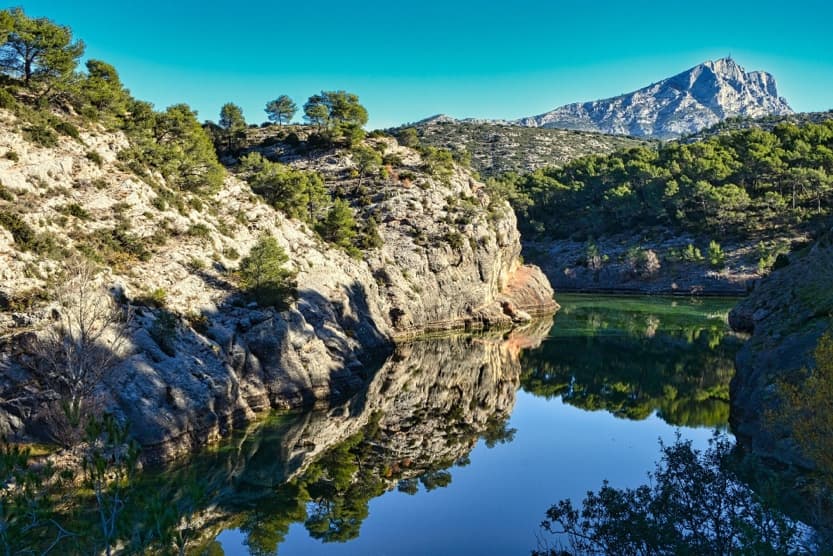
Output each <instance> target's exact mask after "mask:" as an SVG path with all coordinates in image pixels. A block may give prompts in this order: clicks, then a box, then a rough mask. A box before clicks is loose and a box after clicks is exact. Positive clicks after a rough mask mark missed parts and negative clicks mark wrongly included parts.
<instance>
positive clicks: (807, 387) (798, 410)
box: [779, 332, 833, 489]
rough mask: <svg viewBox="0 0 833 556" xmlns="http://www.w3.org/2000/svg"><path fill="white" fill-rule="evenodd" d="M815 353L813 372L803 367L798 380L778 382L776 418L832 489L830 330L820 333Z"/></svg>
mask: <svg viewBox="0 0 833 556" xmlns="http://www.w3.org/2000/svg"><path fill="white" fill-rule="evenodd" d="M814 356H815V362H816V367H815V369H813V371H812V372H807V371H805V372H804V375H803V376H802V377H801V378H802V380H800V381H798V382H797V384H792V383H788V382H785V383H783V384H782V385H781V387H780V391H781V394H782V397H783V407H782V408H781V409H780V411H779V413H780V415H779V418H780V419H781V420H783V421H785V422H787V423H788V424H789V426H790V429H791V430H792V436H793V438H794V439H795V441H796V442H797V443H798V445H799V446H800V447H801V450H802V452H803V453H804V455H805V456H806V457H807V458H809V459H810V461H812V462H813V463H814V464H815V465H816V466H817V470H818V472H819V474H820V475H821V477H822V478H824V481H825V482H826V486H827V487H828V488H829V489H833V406H831V400H833V333H830V332H828V333H827V334H825V335H824V336H822V337H821V339H820V340H819V342H818V345H817V347H816V349H815V352H814Z"/></svg>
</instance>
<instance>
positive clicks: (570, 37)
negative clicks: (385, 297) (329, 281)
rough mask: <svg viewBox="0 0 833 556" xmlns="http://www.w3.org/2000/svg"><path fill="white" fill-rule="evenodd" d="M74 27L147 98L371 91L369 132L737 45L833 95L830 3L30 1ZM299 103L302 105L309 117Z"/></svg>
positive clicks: (573, 91) (573, 92) (205, 113)
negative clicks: (339, 90)
mask: <svg viewBox="0 0 833 556" xmlns="http://www.w3.org/2000/svg"><path fill="white" fill-rule="evenodd" d="M12 5H17V6H21V7H23V9H24V10H25V11H26V13H27V14H28V15H30V16H39V17H40V16H45V17H49V18H50V19H52V20H54V21H55V22H57V23H60V24H63V25H68V26H70V27H71V28H72V29H73V32H74V35H75V36H76V37H78V38H81V39H83V40H84V42H85V43H86V45H87V50H86V54H85V56H86V57H89V58H97V59H102V60H105V61H107V62H110V63H111V64H113V65H115V66H116V68H117V69H118V71H119V73H120V75H121V77H122V81H123V82H124V83H125V85H126V86H127V87H128V88H129V89H130V90H131V92H132V93H133V95H134V96H135V97H137V98H140V99H143V100H148V101H151V102H153V103H154V104H155V105H156V106H157V108H164V107H166V106H169V105H171V104H175V103H179V102H186V103H188V104H189V105H191V107H192V108H194V109H196V110H197V111H198V113H199V117H200V119H211V120H217V119H218V114H219V110H220V107H221V106H222V105H223V104H224V103H226V102H234V103H235V104H238V105H239V106H241V107H242V108H243V112H244V115H245V116H246V118H247V120H248V121H249V122H250V123H260V122H262V121H264V120H265V113H264V111H263V108H264V107H265V104H266V102H267V101H269V100H271V99H274V98H276V97H277V96H279V95H281V94H288V95H289V96H291V97H292V98H293V99H295V101H296V102H297V103H298V105H299V107H300V106H301V105H303V103H304V101H305V100H306V99H307V98H308V97H309V96H310V95H312V94H314V93H316V92H318V91H321V90H336V89H344V90H347V91H350V92H354V93H356V94H358V95H359V97H360V100H361V102H362V104H364V105H365V107H367V109H368V111H369V113H370V121H369V123H368V126H367V127H368V128H369V129H374V128H384V127H390V126H396V125H400V124H402V123H406V122H414V121H417V120H420V119H423V118H425V117H428V116H431V115H434V114H439V113H444V114H449V115H451V116H454V117H458V118H466V117H475V118H497V119H501V118H504V119H513V118H519V117H523V116H531V115H536V114H540V113H543V112H546V111H548V110H551V109H553V108H556V107H557V106H561V105H563V104H567V103H570V102H579V101H587V100H595V99H600V98H607V97H611V96H615V95H618V94H621V93H626V92H630V91H633V90H636V89H638V88H641V87H643V86H645V85H648V84H650V83H653V82H656V81H659V80H660V79H663V78H665V77H670V76H671V75H674V74H677V73H679V72H681V71H684V70H686V69H688V68H690V67H692V66H695V65H697V64H698V63H700V62H703V61H705V60H708V59H717V58H722V57H725V56H728V55H731V56H732V57H733V58H734V59H735V60H736V61H737V62H738V63H740V64H741V65H742V66H744V67H745V68H746V69H747V70H765V71H769V72H770V73H772V74H774V75H775V77H776V80H777V82H778V86H779V94H780V95H781V96H784V97H786V98H787V100H788V101H789V102H790V104H791V106H792V107H793V108H794V109H795V110H798V111H817V110H828V109H831V108H833V33H831V32H830V30H829V22H830V21H831V18H832V17H833V2H830V0H793V1H790V2H784V1H783V0H780V1H777V2H776V1H771V0H755V1H745V0H742V1H735V0H720V1H715V0H697V1H693V0H687V1H684V0H663V1H648V0H627V1H624V0H595V1H593V0H569V1H566V0H549V1H547V0H535V1H533V0H511V1H488V0H480V1H477V0H412V1H405V0H401V1H397V0H388V1H386V2H366V1H361V0H351V1H348V0H341V1H333V0H314V1H307V2H282V1H266V0H256V1H245V0H238V1H236V2H232V1H228V0H226V1H216V0H199V1H194V0H166V1H161V0H143V1H142V2H138V1H135V0H118V1H114V0H106V1H104V0H20V1H18V2H15V3H13V4H7V5H4V4H3V3H2V0H0V7H10V6H12ZM299 117H300V115H299V116H297V117H296V118H299Z"/></svg>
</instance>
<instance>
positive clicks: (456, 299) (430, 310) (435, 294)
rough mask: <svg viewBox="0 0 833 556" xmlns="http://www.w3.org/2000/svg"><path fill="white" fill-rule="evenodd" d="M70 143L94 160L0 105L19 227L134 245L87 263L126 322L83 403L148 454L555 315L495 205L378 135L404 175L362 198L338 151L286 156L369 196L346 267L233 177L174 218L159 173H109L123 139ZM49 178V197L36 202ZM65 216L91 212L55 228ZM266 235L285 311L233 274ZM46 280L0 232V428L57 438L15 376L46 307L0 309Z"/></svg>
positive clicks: (36, 392)
mask: <svg viewBox="0 0 833 556" xmlns="http://www.w3.org/2000/svg"><path fill="white" fill-rule="evenodd" d="M81 137H82V139H83V140H84V142H85V144H86V145H89V146H95V148H96V149H97V152H98V153H99V155H100V157H101V164H100V165H99V164H97V163H93V162H92V161H90V160H88V159H87V157H86V155H85V153H86V150H85V149H86V147H83V146H82V145H81V144H80V143H78V142H76V141H74V140H72V139H71V138H67V137H62V138H61V139H60V140H59V141H58V144H57V145H56V146H54V147H51V148H48V149H47V148H43V147H40V146H37V145H34V144H32V143H30V142H28V141H27V140H26V139H25V137H24V136H23V133H22V131H21V129H20V126H18V125H17V124H16V123H15V117H14V115H13V114H12V113H10V112H8V111H6V110H2V109H0V147H3V149H4V150H5V149H9V150H12V149H13V150H14V151H15V152H16V153H18V156H19V160H18V161H16V162H14V163H12V161H7V160H4V161H2V163H0V166H2V171H3V184H4V187H7V188H9V191H12V192H13V193H11V195H13V196H14V198H15V200H16V201H15V202H16V204H15V207H16V209H15V210H18V208H19V212H20V214H19V218H20V219H21V221H23V222H25V223H26V225H27V226H29V227H31V228H32V230H33V233H37V234H46V235H49V237H55V238H57V239H56V241H60V243H61V245H62V246H63V248H64V249H66V250H67V252H69V253H73V254H77V251H78V250H81V249H82V248H87V249H88V250H89V247H90V244H89V241H90V237H92V236H95V235H96V234H104V235H106V236H107V237H111V236H112V235H113V234H114V233H115V232H114V230H115V229H116V228H117V227H119V226H122V225H123V223H124V222H129V226H128V227H127V229H128V231H127V232H124V230H123V231H122V233H126V234H127V235H128V236H129V238H130V241H131V242H134V243H136V244H140V245H142V246H143V248H144V249H145V251H144V252H143V255H142V257H128V256H125V257H123V258H122V259H120V260H119V261H116V262H112V260H109V259H108V260H105V261H104V263H103V264H102V266H103V267H104V268H103V269H102V281H103V282H104V283H105V284H106V286H107V287H108V288H110V289H111V290H112V291H114V292H117V296H118V298H119V299H120V303H121V304H122V306H123V307H125V308H127V306H130V307H131V308H132V309H133V310H134V318H133V319H132V321H131V322H130V324H129V327H128V328H129V330H128V334H127V335H128V337H129V338H128V340H129V341H128V342H126V345H125V346H124V348H125V350H124V353H123V354H122V355H123V357H122V358H121V361H120V363H119V364H118V365H117V366H116V367H115V368H114V369H112V371H111V372H108V373H107V374H106V377H105V379H104V380H102V382H101V384H100V385H98V384H97V385H96V388H95V398H96V400H95V407H97V408H99V409H100V410H101V411H108V412H110V413H112V414H114V415H116V416H117V418H118V419H120V420H122V421H125V422H128V423H129V424H130V428H131V431H132V434H133V435H134V436H135V438H136V439H137V440H138V441H139V442H140V443H141V444H142V445H143V446H144V447H145V451H144V453H145V454H146V457H148V458H152V459H171V458H173V457H176V456H179V455H183V454H186V453H188V452H189V451H191V450H193V449H194V448H197V447H199V446H202V445H205V444H207V443H210V442H212V441H215V440H217V439H219V438H220V437H222V436H225V435H227V434H228V433H229V432H230V431H231V430H233V429H235V428H237V427H239V426H241V425H243V424H244V423H247V422H251V421H252V420H254V419H256V418H257V416H258V415H259V414H263V413H264V412H266V411H268V410H270V409H281V408H282V409H286V408H298V407H310V406H313V405H315V404H328V403H330V402H332V401H335V400H343V399H345V398H347V397H349V396H350V395H352V394H353V393H354V392H356V391H357V389H359V388H361V386H362V385H363V384H364V382H365V380H366V379H367V376H368V374H369V372H370V369H371V368H372V367H373V362H374V360H376V359H378V358H379V357H382V356H384V355H386V354H387V353H388V352H389V351H390V350H392V349H393V346H394V344H395V343H396V342H400V341H404V340H406V339H408V338H412V337H415V336H418V335H421V334H424V333H426V332H433V331H440V330H450V329H464V328H465V329H470V330H475V329H483V328H490V327H491V328H495V327H500V328H507V327H512V326H515V325H517V324H518V323H522V322H525V321H526V320H527V319H528V317H529V314H530V313H532V314H535V313H552V312H553V311H554V310H555V308H556V304H555V302H554V300H553V292H552V288H551V287H550V286H549V283H548V282H547V280H546V278H545V277H543V275H542V274H541V272H540V271H539V270H538V269H537V268H535V267H531V266H525V265H523V264H522V263H521V260H520V250H521V246H520V237H519V233H518V230H517V226H516V219H515V215H514V213H513V211H512V209H511V207H510V206H509V204H508V203H507V202H505V201H500V200H497V199H492V198H491V196H490V194H489V192H488V191H487V188H486V187H485V186H484V184H483V183H482V182H480V181H478V180H477V178H476V176H474V175H473V174H472V172H471V171H470V170H468V169H466V168H463V167H461V166H458V165H456V164H451V165H450V167H449V169H448V175H445V176H442V177H438V176H436V175H434V174H433V173H431V172H429V171H427V170H426V169H425V164H424V161H423V160H422V157H421V155H420V154H419V153H418V152H417V151H415V150H412V149H408V148H405V147H401V146H399V145H398V144H397V143H396V142H395V141H394V140H392V139H390V138H377V139H373V140H370V139H369V140H368V145H369V146H370V147H374V148H378V149H383V150H385V152H388V153H389V154H391V155H392V156H393V155H395V156H396V157H398V158H399V159H401V161H402V162H401V166H399V171H400V172H401V173H402V174H403V175H402V176H395V175H393V174H390V175H385V176H382V175H381V174H380V175H378V176H376V177H375V181H373V180H371V179H370V178H367V177H366V178H365V181H364V182H363V183H362V184H361V187H360V186H359V184H358V180H357V179H355V178H353V177H351V176H352V172H353V171H354V170H355V166H356V164H355V161H354V160H353V158H352V155H351V153H350V151H347V150H343V149H342V150H339V149H331V150H328V151H327V150H324V151H316V152H315V153H314V154H310V155H309V156H304V157H299V156H295V157H293V158H291V159H287V160H285V161H284V162H285V163H286V164H289V165H291V166H294V167H296V168H298V169H303V170H314V171H316V172H319V173H320V174H321V175H322V177H323V180H324V182H325V184H326V187H327V188H329V190H330V191H331V192H332V194H333V195H335V196H338V195H339V192H341V191H354V190H358V189H361V188H363V187H368V188H369V187H371V186H372V188H373V195H372V196H371V195H367V196H366V197H367V198H364V197H365V196H363V198H362V200H359V199H353V197H349V195H348V194H345V195H347V197H348V198H350V199H351V202H353V203H354V205H355V206H353V207H352V208H351V210H353V211H355V212H356V215H357V219H358V220H360V221H361V220H362V218H366V219H369V218H370V217H371V216H373V217H374V218H375V220H376V222H377V227H378V235H379V237H380V240H381V244H380V245H379V246H378V247H374V248H369V249H366V250H365V251H364V252H361V253H360V254H358V255H355V256H351V255H350V254H348V253H347V252H346V251H345V250H344V249H340V248H338V247H337V246H335V245H333V244H328V243H326V242H324V241H322V240H321V238H320V237H319V236H318V235H317V234H316V233H315V232H314V231H313V230H312V229H310V227H309V226H308V225H306V224H304V223H302V222H299V221H297V220H293V219H290V218H287V217H286V216H285V215H284V214H282V213H281V212H279V211H276V210H275V209H274V208H273V207H272V206H271V205H269V204H267V203H265V202H263V201H262V199H261V198H260V197H258V196H257V195H256V194H254V192H253V191H252V190H251V188H250V187H249V186H248V184H247V183H245V182H243V181H241V180H240V179H237V178H236V177H234V176H233V175H229V176H227V178H226V180H225V182H224V183H223V185H222V186H221V187H220V189H219V191H217V192H215V193H212V194H211V195H208V194H206V196H205V198H202V199H197V201H199V202H196V201H195V202H193V203H192V205H193V206H190V205H188V206H185V205H183V206H182V207H180V209H177V208H176V207H174V206H173V205H171V204H170V203H166V202H162V199H161V197H160V194H159V191H160V190H161V189H160V188H161V187H163V186H164V184H163V183H162V181H159V180H161V179H162V178H161V177H159V176H155V178H153V179H151V178H142V177H141V176H138V175H137V174H135V173H130V172H128V171H127V170H125V168H124V167H123V165H122V164H120V162H119V160H118V156H119V153H120V152H121V151H123V150H124V149H127V148H129V141H128V139H127V138H126V136H125V135H124V134H122V133H118V132H105V131H102V130H99V129H97V130H82V131H81ZM270 148H272V149H274V145H273V146H272V147H270ZM267 154H269V153H267ZM154 180H155V181H154ZM47 185H48V186H49V187H50V192H51V193H50V194H49V195H41V191H40V189H41V188H43V187H46V186H47ZM354 197H355V195H354ZM192 201H193V199H192ZM0 202H2V203H5V204H4V205H3V206H4V207H8V206H9V203H8V202H7V201H0ZM67 205H72V206H74V207H76V212H78V213H79V214H87V215H88V218H87V219H76V220H73V221H69V220H67V217H66V215H64V214H63V213H62V212H61V211H62V210H64V207H65V206H67ZM3 210H5V208H3ZM362 211H363V212H362ZM189 230H190V232H189ZM193 230H198V231H199V233H198V234H195V233H193ZM70 232H71V233H70ZM264 235H267V236H271V237H272V238H274V239H275V240H276V241H277V243H278V244H279V245H280V246H281V247H282V248H283V249H284V250H285V251H286V253H287V255H288V259H289V260H288V262H287V266H288V267H290V268H291V269H292V270H294V271H295V272H296V273H297V278H296V281H297V286H298V287H297V295H296V296H295V297H294V298H293V299H292V300H291V301H290V302H289V303H288V307H285V308H283V309H282V310H279V309H276V308H274V307H261V306H258V305H257V303H252V302H251V300H250V299H248V298H247V297H246V296H245V295H244V294H243V292H241V291H240V288H239V280H237V278H235V274H234V271H235V269H236V268H237V267H238V265H239V264H240V260H241V258H242V257H245V256H246V255H247V254H248V253H249V252H250V250H251V249H252V246H253V245H255V244H256V243H257V241H258V239H259V238H260V237H262V236H264ZM79 256H80V255H79ZM59 270H60V264H59V263H58V262H56V261H55V260H52V259H49V258H48V257H36V256H35V255H33V254H32V253H31V252H27V251H25V250H24V249H23V248H22V247H21V246H20V245H18V244H17V243H16V241H15V240H14V238H13V236H12V234H11V233H10V232H8V230H6V229H5V227H2V226H0V278H2V281H0V371H2V373H0V397H2V399H3V400H7V401H4V402H0V432H2V433H4V434H10V435H12V436H16V437H20V438H32V437H40V438H49V437H50V436H51V435H52V436H54V434H53V433H54V432H55V431H53V430H50V427H49V423H48V422H47V420H45V419H43V418H41V417H42V416H43V414H44V413H45V412H46V409H45V408H46V407H47V405H48V404H49V403H51V401H54V399H55V396H56V395H55V393H54V392H48V391H47V390H48V388H45V387H43V385H40V384H37V383H36V381H33V380H32V379H31V376H28V375H27V369H28V368H29V367H30V366H31V364H33V363H35V362H36V360H37V358H38V354H37V353H33V352H31V350H28V348H27V346H29V345H31V342H29V341H28V340H27V337H28V336H31V335H32V334H36V333H38V331H39V330H42V329H44V328H46V327H48V326H50V323H51V322H52V321H53V315H54V312H53V309H54V307H50V306H33V307H32V308H30V309H25V310H21V311H10V310H9V311H7V310H5V307H8V306H9V305H10V304H11V303H12V302H11V301H10V300H18V299H23V298H25V296H31V292H32V291H40V290H43V291H44V292H45V291H46V290H47V289H48V288H50V287H53V284H54V279H55V278H56V277H57V273H58V271H59ZM50 278H51V279H53V282H50V281H49V280H48V279H50ZM152 292H161V299H162V301H161V304H162V305H164V311H165V312H167V313H169V314H170V315H172V316H173V317H174V321H173V324H171V325H170V330H169V331H168V332H167V333H166V337H165V343H166V344H167V347H166V349H163V348H162V347H161V346H160V345H159V338H158V337H157V338H154V333H153V332H154V327H155V326H156V325H157V323H158V322H159V318H160V316H161V314H162V312H163V311H162V310H161V308H160V307H154V306H153V305H152V304H148V303H146V302H143V301H141V299H142V298H143V297H147V296H148V294H149V293H152ZM29 339H31V338H29ZM8 400H13V403H12V402H8ZM53 405H54V404H53Z"/></svg>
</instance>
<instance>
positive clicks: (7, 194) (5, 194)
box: [0, 184, 14, 201]
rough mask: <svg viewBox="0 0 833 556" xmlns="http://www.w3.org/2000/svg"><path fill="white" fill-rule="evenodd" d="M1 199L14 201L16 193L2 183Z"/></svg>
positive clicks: (0, 186) (0, 189)
mask: <svg viewBox="0 0 833 556" xmlns="http://www.w3.org/2000/svg"><path fill="white" fill-rule="evenodd" d="M0 200H3V201H14V193H12V192H11V191H10V190H9V188H8V187H6V186H4V185H2V184H0Z"/></svg>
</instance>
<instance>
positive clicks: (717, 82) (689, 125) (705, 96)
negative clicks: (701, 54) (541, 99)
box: [515, 58, 792, 139]
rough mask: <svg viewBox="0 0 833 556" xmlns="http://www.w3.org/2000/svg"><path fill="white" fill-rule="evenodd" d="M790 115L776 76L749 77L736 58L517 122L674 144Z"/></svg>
mask: <svg viewBox="0 0 833 556" xmlns="http://www.w3.org/2000/svg"><path fill="white" fill-rule="evenodd" d="M791 113H792V109H791V108H790V107H789V105H788V104H787V101H786V100H784V99H783V98H781V97H779V96H778V90H777V87H776V84H775V78H774V77H773V76H772V75H770V74H769V73H766V72H762V71H752V72H747V71H746V70H744V69H743V68H742V67H741V66H740V65H738V63H737V62H735V61H734V60H733V59H732V58H722V59H720V60H714V61H708V62H704V63H702V64H700V65H698V66H695V67H693V68H691V69H689V70H687V71H684V72H683V73H680V74H678V75H675V76H674V77H670V78H668V79H664V80H662V81H659V82H657V83H654V84H652V85H649V86H648V87H645V88H643V89H639V90H638V91H634V92H632V93H628V94H625V95H621V96H618V97H613V98H609V99H605V100H597V101H591V102H585V103H575V104H568V105H566V106H562V107H560V108H556V109H555V110H552V111H550V112H546V113H544V114H541V115H539V116H534V117H529V118H522V119H520V120H518V121H517V122H515V123H517V124H519V125H523V126H531V127H553V128H564V129H577V130H583V131H601V132H604V133H615V134H619V135H632V136H635V137H652V138H657V139H671V138H677V137H680V136H682V135H685V134H689V133H696V132H698V131H700V130H701V129H703V128H706V127H709V126H711V125H714V124H716V123H718V122H720V121H721V120H724V119H726V118H729V117H734V116H750V117H757V116H766V115H783V114H791Z"/></svg>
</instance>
